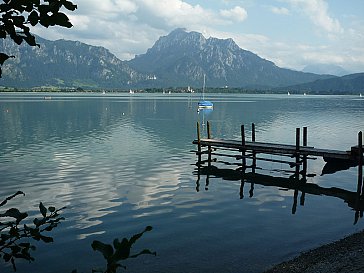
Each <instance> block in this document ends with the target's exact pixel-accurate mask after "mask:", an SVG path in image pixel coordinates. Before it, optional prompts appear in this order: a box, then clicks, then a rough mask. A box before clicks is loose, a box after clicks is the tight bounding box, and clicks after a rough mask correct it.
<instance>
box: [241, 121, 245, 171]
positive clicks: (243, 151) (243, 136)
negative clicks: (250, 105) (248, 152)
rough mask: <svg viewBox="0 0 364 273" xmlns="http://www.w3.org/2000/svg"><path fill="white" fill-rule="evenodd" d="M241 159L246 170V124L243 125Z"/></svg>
mask: <svg viewBox="0 0 364 273" xmlns="http://www.w3.org/2000/svg"><path fill="white" fill-rule="evenodd" d="M240 129H241V145H242V148H241V157H242V158H241V161H242V168H243V170H245V168H246V158H245V127H244V124H243V125H241V128H240Z"/></svg>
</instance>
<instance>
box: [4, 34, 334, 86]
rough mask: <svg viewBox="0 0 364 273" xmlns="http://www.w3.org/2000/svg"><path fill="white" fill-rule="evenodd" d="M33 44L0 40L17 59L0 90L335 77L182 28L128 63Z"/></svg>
mask: <svg viewBox="0 0 364 273" xmlns="http://www.w3.org/2000/svg"><path fill="white" fill-rule="evenodd" d="M37 42H38V43H40V44H41V47H40V48H37V47H29V46H27V45H20V46H18V45H16V44H14V43H12V41H11V40H7V39H5V40H4V39H1V40H0V52H5V53H7V54H10V55H15V56H16V58H15V59H10V60H8V61H7V62H5V64H4V66H3V78H1V79H0V85H2V86H10V87H12V86H13V87H24V88H32V87H40V86H56V87H60V88H77V87H81V88H90V89H116V90H121V89H132V88H139V89H140V88H167V87H183V86H185V87H186V86H191V87H197V88H199V87H201V86H202V80H203V76H204V75H206V79H207V87H214V88H221V87H231V88H243V89H249V90H273V91H274V90H278V89H284V88H286V87H287V86H289V87H290V88H298V89H300V88H301V87H300V86H301V85H305V84H306V85H307V84H309V83H312V82H315V81H318V80H329V79H331V80H333V81H334V80H335V79H337V78H339V77H337V76H333V75H318V74H314V73H304V72H299V71H294V70H290V69H286V68H280V67H278V66H276V65H275V64H274V63H273V62H271V61H269V60H266V59H263V58H261V57H259V56H258V55H257V54H255V53H253V52H251V51H247V50H244V49H242V48H240V47H239V46H238V45H237V44H236V43H235V41H234V40H233V39H231V38H228V39H218V38H214V37H210V38H205V37H204V36H203V35H202V34H201V33H199V32H195V31H191V32H187V31H185V30H184V29H176V30H174V31H172V32H170V33H169V34H168V35H166V36H161V37H160V38H159V39H158V40H157V41H156V42H155V43H154V45H153V46H152V47H151V48H149V49H148V50H147V51H146V52H145V53H144V54H140V55H137V56H135V58H133V59H132V60H129V61H122V60H120V59H118V58H117V57H116V56H115V55H113V54H112V53H111V52H110V51H109V50H108V49H106V48H104V47H100V46H92V45H88V44H85V43H82V42H79V41H69V40H63V39H59V40H56V41H49V40H46V39H43V38H41V37H37ZM324 83H325V82H324ZM326 83H327V84H328V85H329V83H328V82H326ZM225 89H226V88H225Z"/></svg>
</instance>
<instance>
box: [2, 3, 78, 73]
mask: <svg viewBox="0 0 364 273" xmlns="http://www.w3.org/2000/svg"><path fill="white" fill-rule="evenodd" d="M63 8H64V9H67V10H69V11H75V10H76V9H77V5H75V4H73V3H72V2H71V1H68V0H26V1H24V0H4V1H3V3H1V4H0V38H1V39H5V38H7V37H10V38H11V39H12V40H13V41H14V42H15V43H16V44H18V45H20V44H21V43H22V42H23V41H25V42H26V43H27V44H28V45H30V46H38V47H39V44H37V43H36V41H35V36H34V35H33V34H31V33H30V27H29V26H33V27H34V26H36V25H38V24H40V25H41V26H43V27H46V28H48V27H50V26H61V27H67V28H71V27H72V24H71V22H70V21H69V18H68V17H67V15H66V14H64V13H63V12H61V11H60V10H61V9H63ZM9 58H14V56H9V55H8V54H5V53H2V52H1V53H0V78H1V74H2V69H1V68H2V65H3V64H4V62H5V61H6V60H7V59H9Z"/></svg>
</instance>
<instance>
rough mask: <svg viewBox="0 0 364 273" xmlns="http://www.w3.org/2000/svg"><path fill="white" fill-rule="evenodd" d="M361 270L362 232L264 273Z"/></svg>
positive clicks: (363, 257)
mask: <svg viewBox="0 0 364 273" xmlns="http://www.w3.org/2000/svg"><path fill="white" fill-rule="evenodd" d="M363 270H364V230H362V231H360V232H357V233H354V234H352V235H349V236H347V237H345V238H343V239H341V240H338V241H335V242H332V243H329V244H325V245H323V246H320V247H318V248H315V249H311V250H309V251H307V252H303V253H301V254H300V255H299V256H297V257H296V258H293V259H292V260H289V261H285V262H282V263H280V264H278V265H275V266H273V267H272V268H270V269H268V270H267V271H264V273H280V272H285V273H314V272H320V273H334V272H337V273H339V272H340V273H362V272H363Z"/></svg>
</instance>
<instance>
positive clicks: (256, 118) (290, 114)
mask: <svg viewBox="0 0 364 273" xmlns="http://www.w3.org/2000/svg"><path fill="white" fill-rule="evenodd" d="M44 96H49V94H33V93H29V94H24V93H22V94H14V93H10V94H9V93H0V128H1V131H0V201H1V200H3V199H4V198H5V197H6V196H9V195H11V194H13V193H15V192H16V191H17V190H22V191H24V192H25V193H26V196H25V197H17V198H15V199H13V200H12V201H11V203H10V204H11V205H12V206H17V207H19V208H21V209H23V210H25V211H29V212H30V214H31V215H34V214H36V213H37V206H38V204H39V202H40V201H42V202H43V203H45V204H46V205H54V206H56V207H62V206H67V208H66V209H65V210H64V211H63V213H62V215H63V216H64V217H65V218H66V220H65V221H64V222H63V223H62V224H61V225H60V226H59V227H57V228H56V229H55V230H53V231H52V234H51V235H52V236H53V238H54V243H52V244H39V245H38V248H37V250H36V251H35V252H34V253H33V254H34V255H33V256H34V257H35V262H33V263H31V264H28V263H27V262H18V271H17V272H37V273H43V272H71V271H72V270H73V269H78V272H91V268H95V267H102V266H103V265H104V261H103V259H102V257H101V254H99V253H97V252H94V251H93V250H92V248H91V242H92V241H93V240H101V241H103V242H106V243H111V242H112V240H113V239H114V238H116V237H119V238H122V237H127V236H128V237H129V236H132V235H133V234H135V233H137V232H140V231H142V230H143V229H144V227H145V226H147V225H151V226H153V231H151V232H148V233H147V234H145V235H144V236H143V238H142V239H140V241H138V242H137V244H135V246H134V251H135V252H137V251H140V250H142V249H144V248H149V249H151V250H155V251H157V254H158V255H157V257H154V256H141V257H139V258H137V259H136V260H130V261H127V262H126V263H125V264H126V265H127V268H128V270H127V272H261V271H262V270H264V269H267V268H268V267H270V266H271V265H273V264H275V263H278V262H281V261H283V260H286V259H289V258H292V257H294V256H295V255H297V254H298V253H299V252H301V251H305V250H308V249H310V248H313V247H317V246H319V245H321V244H324V243H328V242H331V241H334V240H337V239H339V238H342V237H343V236H345V235H348V234H351V233H354V232H356V231H359V230H362V229H363V226H364V225H363V223H364V219H359V221H358V223H356V224H354V216H355V211H354V210H353V209H352V208H350V207H349V206H348V204H347V203H345V202H344V200H342V199H340V198H337V197H333V196H327V195H325V194H323V195H311V194H307V193H306V195H305V196H304V199H305V200H304V204H302V203H301V204H300V200H302V199H303V197H302V193H301V192H298V204H297V207H296V208H294V203H295V198H294V195H295V193H294V190H288V189H284V188H281V187H274V186H263V185H261V184H259V183H256V184H255V185H254V189H253V187H252V186H253V185H251V184H250V183H245V184H244V187H242V183H241V181H240V180H228V179H224V178H221V177H215V176H210V177H209V181H208V183H207V184H206V176H205V175H201V177H200V180H199V182H198V183H196V182H197V180H198V175H197V167H196V165H195V162H196V159H197V158H196V156H195V154H194V153H192V152H191V150H194V149H196V147H194V145H192V144H191V143H192V140H193V139H195V138H196V121H200V122H201V123H206V121H207V120H208V121H210V122H211V126H212V130H211V131H212V135H213V136H215V137H220V138H234V139H239V137H240V125H241V124H245V125H246V128H247V129H246V130H247V132H246V134H247V137H250V135H251V131H250V124H251V123H252V122H254V123H255V125H256V138H257V141H270V142H277V143H287V144H294V143H295V128H296V127H303V126H307V127H308V144H309V145H310V146H315V147H319V148H330V149H337V150H347V149H349V148H350V147H351V146H354V145H356V144H357V133H358V132H359V131H360V130H363V129H364V122H363V114H364V100H362V99H360V98H359V96H358V97H355V96H298V95H296V96H295V95H291V96H278V95H211V96H210V97H209V99H211V100H212V101H213V102H214V110H213V111H212V112H200V113H197V111H196V105H197V100H198V95H194V96H189V95H161V94H160V95H156V94H152V95H139V94H134V95H129V94H115V93H114V94H106V95H97V94H54V95H53V94H52V95H51V96H52V99H50V100H44ZM202 128H203V129H204V130H206V126H202ZM203 134H206V132H203ZM224 160H225V159H224ZM282 160H284V158H283V159H282ZM226 161H228V162H226V163H230V164H231V165H226V164H223V163H222V162H216V163H213V164H214V165H215V166H216V167H218V168H220V169H221V168H229V169H236V168H237V166H236V165H234V163H237V162H235V161H234V160H232V159H226ZM258 166H259V168H260V170H258V171H257V172H259V173H261V174H265V175H270V176H273V177H287V176H288V175H289V174H287V173H286V172H285V170H287V169H289V167H288V166H287V165H286V164H283V163H273V162H261V161H259V162H258ZM323 166H324V162H323V160H322V159H319V158H318V159H316V160H310V161H309V165H308V172H309V173H310V174H315V176H312V177H309V178H308V181H307V182H308V183H313V184H317V185H319V186H320V187H322V188H331V187H337V188H341V189H344V190H347V191H352V192H355V191H356V184H357V179H358V178H357V174H358V169H357V168H356V167H354V168H350V169H348V170H344V171H341V172H337V173H334V174H327V175H323V176H321V175H320V174H321V170H322V168H323ZM251 195H252V196H251ZM242 197H243V198H242ZM296 199H297V198H296ZM293 212H294V213H293ZM0 271H1V272H12V270H11V268H10V267H7V266H4V265H3V263H1V265H0Z"/></svg>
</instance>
